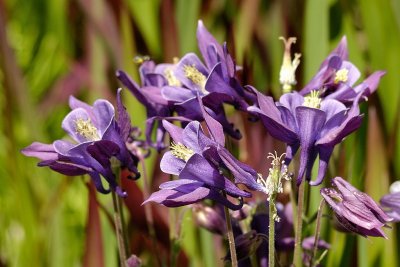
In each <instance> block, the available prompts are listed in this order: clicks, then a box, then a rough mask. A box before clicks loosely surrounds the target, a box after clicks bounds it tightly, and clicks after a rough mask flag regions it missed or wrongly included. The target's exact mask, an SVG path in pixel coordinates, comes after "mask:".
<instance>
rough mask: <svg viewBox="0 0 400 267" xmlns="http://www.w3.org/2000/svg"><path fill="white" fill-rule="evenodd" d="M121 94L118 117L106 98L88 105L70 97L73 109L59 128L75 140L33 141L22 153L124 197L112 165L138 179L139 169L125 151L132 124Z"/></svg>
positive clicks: (135, 159)
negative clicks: (107, 187)
mask: <svg viewBox="0 0 400 267" xmlns="http://www.w3.org/2000/svg"><path fill="white" fill-rule="evenodd" d="M120 93H121V89H120V90H118V95H117V105H118V106H117V108H118V113H119V116H118V118H116V117H115V110H114V107H113V106H112V104H111V103H110V102H108V101H107V100H103V99H100V100H97V101H95V102H94V104H93V106H90V105H88V104H86V103H84V102H81V101H79V100H78V99H76V98H74V97H73V96H71V97H70V101H69V105H70V107H71V109H72V111H71V112H70V113H68V114H67V116H66V117H65V118H64V120H63V122H62V128H63V129H64V130H65V131H66V132H67V133H68V135H69V136H70V137H71V138H72V139H73V140H74V142H70V141H67V140H56V141H54V142H53V144H42V143H39V142H34V143H32V144H31V145H30V146H28V147H26V148H24V149H23V150H22V153H23V154H24V155H26V156H32V157H37V158H39V159H40V160H42V161H41V162H40V163H39V164H38V165H39V166H48V167H50V168H51V169H53V170H55V171H57V172H59V173H62V174H65V175H72V176H74V175H83V174H89V175H90V176H91V178H92V180H93V182H94V184H95V186H96V188H97V190H98V191H99V192H101V193H108V192H110V190H113V191H115V192H117V193H118V194H119V195H120V196H126V193H125V192H124V191H123V190H122V189H121V188H120V187H119V185H118V183H117V180H116V177H115V175H114V173H113V170H112V168H113V167H115V166H113V165H115V164H117V165H118V166H120V167H125V168H127V169H128V170H129V171H130V172H131V173H132V175H133V176H132V177H135V178H139V172H138V170H137V168H136V166H137V158H136V156H134V155H132V154H131V153H130V152H129V151H128V149H127V148H126V144H125V143H126V142H127V141H128V138H129V135H130V132H131V124H130V119H129V116H128V114H127V113H126V110H125V108H124V107H123V105H122V102H121V96H120ZM114 158H115V159H114ZM113 159H114V160H113ZM101 176H102V177H104V179H105V180H106V181H107V183H108V184H109V186H110V188H109V189H106V188H104V186H103V184H102V181H101Z"/></svg>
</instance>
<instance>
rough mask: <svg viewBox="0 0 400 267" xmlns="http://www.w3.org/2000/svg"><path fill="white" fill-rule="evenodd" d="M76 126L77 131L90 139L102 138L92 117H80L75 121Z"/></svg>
mask: <svg viewBox="0 0 400 267" xmlns="http://www.w3.org/2000/svg"><path fill="white" fill-rule="evenodd" d="M75 126H76V127H75V130H76V132H77V133H78V134H79V135H81V136H83V137H84V138H86V139H87V140H88V141H96V140H100V136H99V134H98V131H97V128H96V127H95V126H94V125H93V124H92V122H91V121H90V119H87V120H85V119H82V118H78V119H77V120H76V121H75Z"/></svg>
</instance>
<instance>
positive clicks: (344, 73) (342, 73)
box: [333, 69, 349, 84]
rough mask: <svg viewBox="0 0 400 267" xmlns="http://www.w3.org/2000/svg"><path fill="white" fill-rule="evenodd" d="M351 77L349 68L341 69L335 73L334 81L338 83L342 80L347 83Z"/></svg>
mask: <svg viewBox="0 0 400 267" xmlns="http://www.w3.org/2000/svg"><path fill="white" fill-rule="evenodd" d="M348 79H349V70H348V69H340V70H338V71H337V72H336V74H335V79H334V81H333V82H334V83H335V84H338V83H340V82H342V83H345V82H347V80H348Z"/></svg>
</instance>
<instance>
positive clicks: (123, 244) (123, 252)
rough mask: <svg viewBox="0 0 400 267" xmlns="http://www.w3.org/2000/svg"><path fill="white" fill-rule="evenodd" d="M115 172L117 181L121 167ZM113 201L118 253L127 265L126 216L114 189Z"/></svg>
mask: <svg viewBox="0 0 400 267" xmlns="http://www.w3.org/2000/svg"><path fill="white" fill-rule="evenodd" d="M113 169H114V173H115V176H116V179H117V181H119V178H120V168H113ZM111 196H112V201H113V208H114V225H115V232H116V235H117V243H118V253H119V260H120V266H121V267H125V266H126V260H127V259H128V257H127V255H128V251H129V249H128V241H127V239H126V231H125V227H124V216H123V209H122V202H121V199H120V197H118V196H117V194H116V193H115V192H114V191H112V192H111Z"/></svg>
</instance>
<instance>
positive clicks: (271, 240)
mask: <svg viewBox="0 0 400 267" xmlns="http://www.w3.org/2000/svg"><path fill="white" fill-rule="evenodd" d="M274 201H275V199H274V200H272V199H270V201H269V229H268V266H270V267H274V266H275V219H274V214H275V208H274V205H275V204H274Z"/></svg>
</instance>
